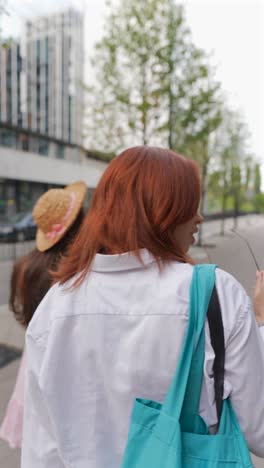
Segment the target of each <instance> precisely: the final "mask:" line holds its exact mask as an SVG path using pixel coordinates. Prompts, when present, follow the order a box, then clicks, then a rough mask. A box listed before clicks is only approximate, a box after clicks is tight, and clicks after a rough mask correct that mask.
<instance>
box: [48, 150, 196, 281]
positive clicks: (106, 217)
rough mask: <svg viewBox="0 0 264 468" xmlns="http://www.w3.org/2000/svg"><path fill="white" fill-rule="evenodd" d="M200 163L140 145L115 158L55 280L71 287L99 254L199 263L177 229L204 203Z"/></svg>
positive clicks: (86, 271)
mask: <svg viewBox="0 0 264 468" xmlns="http://www.w3.org/2000/svg"><path fill="white" fill-rule="evenodd" d="M200 191H201V187H200V173H199V168H198V165H197V164H196V163H195V162H194V161H191V160H189V159H186V158H184V157H183V156H181V155H179V154H176V153H174V152H173V151H170V150H168V149H163V148H156V147H147V146H138V147H134V148H130V149H128V150H126V151H124V152H123V153H121V154H120V155H119V156H117V157H116V158H114V159H113V160H112V162H111V163H110V164H109V166H108V167H107V168H106V170H105V172H104V174H103V176H102V178H101V180H100V182H99V184H98V186H97V188H96V190H95V192H94V195H93V198H92V202H91V207H90V209H89V212H88V214H87V215H86V217H85V220H84V222H83V224H82V227H81V230H80V233H79V235H78V239H77V241H76V242H74V244H72V245H71V247H70V249H69V253H68V256H67V258H65V259H63V260H62V262H61V263H60V266H59V268H58V270H57V272H56V273H55V274H54V275H53V276H54V278H55V280H57V281H59V282H60V283H65V282H66V281H68V280H69V279H70V278H72V277H73V276H74V275H76V273H80V274H79V275H78V277H77V279H76V281H75V282H74V283H73V286H72V287H75V286H77V285H79V284H80V283H81V282H82V281H83V279H84V278H85V276H86V274H87V273H88V271H89V269H90V266H91V263H92V261H93V259H94V256H95V255H96V253H99V252H104V253H112V254H121V253H124V252H134V253H135V255H137V256H138V258H140V249H142V248H147V249H148V250H149V251H150V252H151V253H152V255H153V256H154V257H155V258H156V260H157V261H158V262H159V264H160V263H161V262H165V261H169V260H179V261H182V262H190V263H193V262H192V260H191V259H190V257H188V256H187V255H186V254H185V253H184V252H182V251H181V250H180V249H179V246H178V245H177V242H176V240H175V229H176V227H177V226H178V225H179V224H183V223H185V222H187V221H189V220H190V219H191V218H192V217H193V216H195V214H196V213H197V211H198V207H199V202H200Z"/></svg>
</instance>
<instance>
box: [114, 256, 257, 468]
mask: <svg viewBox="0 0 264 468" xmlns="http://www.w3.org/2000/svg"><path fill="white" fill-rule="evenodd" d="M215 268H216V266H215V265H196V266H195V267H194V271H193V277H192V282H191V288H190V310H189V321H188V325H187V330H186V333H185V338H184V342H183V348H182V351H181V355H180V358H179V361H178V365H177V369H176V373H175V376H174V379H173V382H172V384H171V386H170V389H169V391H168V394H167V396H166V398H165V401H164V403H163V404H161V403H158V402H155V401H150V400H142V399H137V400H136V401H135V403H134V407H133V411H132V416H131V422H130V430H129V434H128V441H127V446H126V450H125V453H124V458H123V463H122V468H224V467H225V468H229V467H230V468H249V467H253V465H252V462H251V459H250V454H249V450H248V448H247V444H246V441H245V439H244V436H243V434H242V432H241V430H240V427H239V423H238V420H237V418H236V415H235V413H234V411H233V409H232V405H231V402H230V401H229V400H224V401H223V407H222V415H221V419H220V424H219V429H218V432H217V434H216V435H210V434H209V431H208V427H207V425H206V423H205V421H204V420H203V419H202V418H201V417H200V416H199V402H200V394H201V387H202V380H203V363H204V350H205V330H204V327H205V318H206V314H207V309H208V305H209V301H210V297H211V293H212V290H213V287H214V283H215Z"/></svg>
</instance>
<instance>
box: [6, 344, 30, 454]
mask: <svg viewBox="0 0 264 468" xmlns="http://www.w3.org/2000/svg"><path fill="white" fill-rule="evenodd" d="M25 364H26V357H25V352H24V353H23V356H22V358H21V362H20V366H19V370H18V374H17V379H16V383H15V387H14V390H13V393H12V396H11V398H10V400H9V403H8V405H7V409H6V414H5V417H4V420H3V422H2V425H1V427H0V438H1V439H3V440H5V441H6V442H8V444H9V446H10V447H11V448H21V442H22V431H23V411H24V379H25Z"/></svg>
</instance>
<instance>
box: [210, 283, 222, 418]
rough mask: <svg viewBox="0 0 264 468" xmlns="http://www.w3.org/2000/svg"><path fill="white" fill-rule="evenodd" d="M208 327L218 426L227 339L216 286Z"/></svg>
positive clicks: (211, 302)
mask: <svg viewBox="0 0 264 468" xmlns="http://www.w3.org/2000/svg"><path fill="white" fill-rule="evenodd" d="M207 318H208V325H209V330H210V337H211V344H212V347H213V350H214V353H215V360H214V365H213V370H214V387H215V402H216V410H217V418H218V425H219V424H220V418H221V413H222V405H223V394H224V373H225V338H224V327H223V321H222V314H221V308H220V304H219V299H218V294H217V290H216V287H215V286H214V289H213V292H212V296H211V299H210V303H209V306H208V312H207Z"/></svg>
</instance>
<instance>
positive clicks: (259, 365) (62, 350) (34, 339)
mask: <svg viewBox="0 0 264 468" xmlns="http://www.w3.org/2000/svg"><path fill="white" fill-rule="evenodd" d="M199 202H200V175H199V170H198V167H197V165H196V163H195V162H194V161H191V160H188V159H185V158H184V157H182V156H180V155H178V154H176V153H174V152H172V151H170V150H166V149H161V148H153V147H145V146H144V147H143V146H141V147H135V148H130V149H128V150H126V151H124V152H123V153H121V154H120V155H119V156H117V157H116V158H115V159H114V160H113V161H112V162H111V163H110V164H109V166H108V167H107V169H106V171H105V173H104V174H103V176H102V178H101V180H100V182H99V184H98V187H97V188H96V190H95V192H94V196H93V199H92V204H91V207H90V210H89V212H88V214H87V215H86V218H85V220H84V222H83V225H82V227H81V230H80V232H79V234H78V237H77V239H76V240H75V242H74V243H73V244H72V246H71V248H70V251H69V252H68V254H67V256H66V257H65V258H64V259H63V260H62V261H61V263H60V267H59V270H58V271H57V273H56V274H55V275H54V278H55V282H56V284H55V285H54V286H53V287H52V288H51V289H50V291H49V292H48V294H47V295H46V296H45V298H44V300H43V301H42V303H41V304H40V306H39V307H38V309H37V312H36V313H35V315H34V318H33V320H32V321H31V323H30V325H29V328H28V331H27V355H28V368H27V390H26V397H25V425H24V436H23V449H22V468H60V467H61V468H62V467H63V468H66V467H67V468H68V467H69V468H70V467H76V468H120V466H121V464H122V457H123V454H124V449H125V444H126V439H127V434H128V428H129V420H130V413H131V409H132V405H133V402H134V399H135V398H136V397H138V396H140V397H141V398H148V399H150V398H151V399H153V400H156V401H163V400H164V397H165V395H166V393H167V391H168V388H169V386H170V383H171V380H172V378H173V375H174V372H175V368H176V364H177V360H178V358H179V355H180V351H181V346H182V343H183V338H184V333H185V330H186V325H187V323H188V307H189V289H190V283H191V279H192V272H193V263H194V262H193V261H192V259H191V258H190V257H189V255H188V250H189V248H190V246H191V245H192V244H193V243H194V234H195V233H196V232H197V231H198V228H199V225H200V223H201V222H202V217H201V215H200V214H199V211H198V208H199ZM216 290H217V293H218V297H219V302H220V306H221V313H222V321H223V329H224V340H225V341H224V346H225V374H224V389H223V398H227V397H228V396H230V398H231V401H232V405H233V407H234V409H235V412H236V414H237V417H238V419H239V422H240V425H241V429H242V431H243V433H244V436H245V438H246V441H247V443H248V446H249V448H250V450H251V451H252V452H254V453H256V454H257V455H259V456H264V443H263V440H264V392H263V388H264V349H263V346H261V345H262V343H261V338H260V333H259V331H258V328H257V326H256V322H255V319H254V313H253V308H252V304H251V302H250V299H249V298H248V296H247V294H246V292H245V291H244V289H243V288H242V286H241V285H240V284H239V283H238V282H237V281H236V280H235V279H234V278H233V277H232V276H231V275H229V274H228V273H226V272H224V271H222V270H220V269H217V270H216ZM258 302H259V303H260V304H262V305H263V307H264V298H263V291H262V290H261V291H260V293H259V295H258ZM213 362H214V352H213V349H212V345H211V341H210V333H209V330H208V327H207V328H206V348H205V358H204V375H203V387H202V394H201V399H200V415H201V416H202V417H203V419H204V420H205V422H206V423H207V425H208V427H209V430H210V431H212V432H213V431H214V428H215V426H216V425H217V422H218V420H217V410H216V405H215V393H214V374H213ZM256 402H257V405H258V407H257V411H252V408H253V407H254V405H255V404H256ZM146 468H151V467H146Z"/></svg>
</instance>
